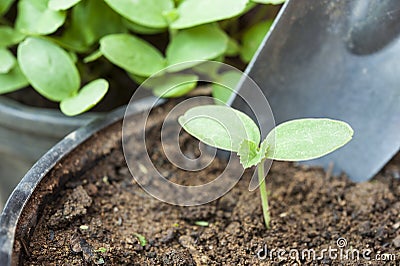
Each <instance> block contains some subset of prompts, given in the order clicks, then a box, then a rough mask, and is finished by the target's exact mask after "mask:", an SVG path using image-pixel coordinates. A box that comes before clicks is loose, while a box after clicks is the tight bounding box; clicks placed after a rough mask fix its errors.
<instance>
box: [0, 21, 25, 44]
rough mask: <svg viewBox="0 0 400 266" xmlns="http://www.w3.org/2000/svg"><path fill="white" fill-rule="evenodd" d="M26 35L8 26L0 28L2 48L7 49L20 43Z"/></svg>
mask: <svg viewBox="0 0 400 266" xmlns="http://www.w3.org/2000/svg"><path fill="white" fill-rule="evenodd" d="M24 38H25V35H24V34H22V33H20V32H19V31H17V30H14V29H13V28H11V27H8V26H0V47H7V46H11V45H14V44H17V43H19V42H20V41H22V40H23V39H24Z"/></svg>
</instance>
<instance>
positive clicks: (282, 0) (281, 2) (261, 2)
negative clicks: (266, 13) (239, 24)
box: [251, 0, 285, 5]
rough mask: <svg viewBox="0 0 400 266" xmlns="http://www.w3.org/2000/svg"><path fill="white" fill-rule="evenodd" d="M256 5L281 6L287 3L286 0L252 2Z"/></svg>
mask: <svg viewBox="0 0 400 266" xmlns="http://www.w3.org/2000/svg"><path fill="white" fill-rule="evenodd" d="M251 1H252V2H254V3H259V4H271V5H280V4H283V3H285V0H251Z"/></svg>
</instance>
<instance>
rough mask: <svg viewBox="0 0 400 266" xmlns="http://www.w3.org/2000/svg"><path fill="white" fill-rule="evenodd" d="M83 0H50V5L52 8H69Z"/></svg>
mask: <svg viewBox="0 0 400 266" xmlns="http://www.w3.org/2000/svg"><path fill="white" fill-rule="evenodd" d="M80 1H81V0H49V3H48V7H49V8H50V9H52V10H67V9H69V8H71V7H73V6H74V5H76V4H77V3H79V2H80Z"/></svg>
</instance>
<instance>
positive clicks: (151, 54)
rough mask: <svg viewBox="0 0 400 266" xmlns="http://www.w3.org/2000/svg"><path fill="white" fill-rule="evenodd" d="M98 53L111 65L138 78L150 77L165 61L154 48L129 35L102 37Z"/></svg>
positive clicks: (161, 67) (163, 65) (162, 66)
mask: <svg viewBox="0 0 400 266" xmlns="http://www.w3.org/2000/svg"><path fill="white" fill-rule="evenodd" d="M100 51H101V52H102V53H103V55H104V56H105V57H106V58H107V59H108V60H110V61H111V62H112V63H114V64H116V65H117V66H119V67H121V68H123V69H125V70H126V71H128V72H131V73H133V74H136V75H139V76H151V75H152V74H154V73H156V72H158V71H160V70H162V69H163V68H164V67H165V59H164V58H163V56H162V54H161V53H160V52H159V51H158V50H157V49H156V48H155V47H153V46H152V45H151V44H149V43H147V42H145V41H144V40H142V39H140V38H138V37H135V36H133V35H129V34H112V35H108V36H105V37H103V38H102V39H101V40H100Z"/></svg>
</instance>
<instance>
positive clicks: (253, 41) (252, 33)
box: [240, 20, 272, 62]
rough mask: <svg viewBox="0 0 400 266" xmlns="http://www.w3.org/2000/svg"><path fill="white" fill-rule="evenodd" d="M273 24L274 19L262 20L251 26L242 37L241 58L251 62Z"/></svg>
mask: <svg viewBox="0 0 400 266" xmlns="http://www.w3.org/2000/svg"><path fill="white" fill-rule="evenodd" d="M271 25H272V20H267V21H262V22H259V23H257V24H255V25H254V26H252V27H251V28H249V29H248V30H247V31H246V32H245V33H244V34H243V38H242V47H241V49H240V58H241V59H242V60H243V61H244V62H250V60H251V59H252V58H253V56H254V54H255V53H256V51H257V49H258V47H259V46H260V44H261V42H262V40H263V39H264V37H265V35H266V34H267V32H268V31H269V28H270V27H271Z"/></svg>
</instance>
